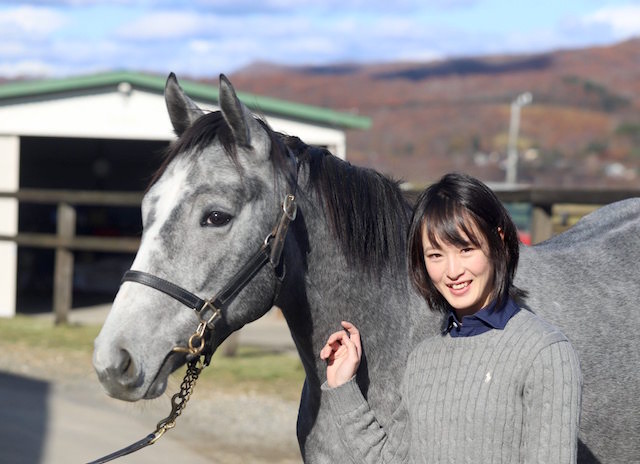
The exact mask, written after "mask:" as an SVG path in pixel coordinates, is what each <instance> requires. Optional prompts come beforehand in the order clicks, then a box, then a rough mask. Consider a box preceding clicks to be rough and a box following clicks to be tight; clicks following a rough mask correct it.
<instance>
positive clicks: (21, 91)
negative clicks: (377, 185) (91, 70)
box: [0, 71, 371, 129]
mask: <svg viewBox="0 0 640 464" xmlns="http://www.w3.org/2000/svg"><path fill="white" fill-rule="evenodd" d="M121 82H128V83H129V84H131V85H132V86H133V87H134V88H143V89H148V90H152V91H156V92H160V93H162V92H164V86H165V83H166V78H165V77H161V76H154V75H150V74H141V73H134V72H127V71H118V72H108V73H102V74H93V75H87V76H76V77H69V78H63V79H46V80H33V81H19V82H9V83H5V84H0V100H3V99H14V98H23V97H32V96H35V95H46V94H55V93H62V92H72V91H77V90H86V89H91V88H96V87H105V86H112V85H118V84H119V83H121ZM180 86H181V87H182V88H183V89H184V91H185V92H186V93H187V95H189V96H190V97H191V98H193V99H195V100H201V101H209V102H213V103H218V87H217V86H212V85H208V84H203V83H198V82H193V81H187V80H180ZM238 98H240V100H242V102H243V103H244V104H245V105H247V106H248V107H249V108H251V109H252V110H253V111H257V112H260V113H264V114H274V115H279V116H288V117H291V118H296V119H302V120H306V121H310V122H315V123H319V124H324V125H329V126H338V127H343V128H347V129H369V128H370V127H371V119H370V118H368V117H365V116H358V115H355V114H350V113H342V112H338V111H334V110H330V109H327V108H321V107H317V106H311V105H303V104H301V103H294V102H290V101H286V100H279V99H276V98H270V97H263V96H259V95H253V94H250V93H244V92H238Z"/></svg>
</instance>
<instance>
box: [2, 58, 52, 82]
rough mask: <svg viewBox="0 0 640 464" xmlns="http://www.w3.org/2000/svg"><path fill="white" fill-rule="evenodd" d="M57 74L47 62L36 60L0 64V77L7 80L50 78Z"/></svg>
mask: <svg viewBox="0 0 640 464" xmlns="http://www.w3.org/2000/svg"><path fill="white" fill-rule="evenodd" d="M54 74H57V73H56V71H55V69H54V68H53V67H51V66H50V65H49V64H48V63H47V62H44V61H37V60H22V61H15V62H11V63H9V62H6V61H2V62H1V63H0V75H1V76H4V77H8V78H17V77H22V76H39V77H45V76H51V75H54Z"/></svg>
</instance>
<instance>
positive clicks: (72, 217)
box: [53, 203, 76, 324]
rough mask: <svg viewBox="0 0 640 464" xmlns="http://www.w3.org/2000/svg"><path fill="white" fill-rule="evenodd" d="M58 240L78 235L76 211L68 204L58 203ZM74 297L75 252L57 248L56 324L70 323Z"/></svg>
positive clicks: (54, 302)
mask: <svg viewBox="0 0 640 464" xmlns="http://www.w3.org/2000/svg"><path fill="white" fill-rule="evenodd" d="M57 232H58V238H59V239H61V240H63V239H68V240H69V239H71V238H73V236H74V235H75V233H76V210H75V209H74V207H73V206H71V205H70V204H68V203H58V220H57ZM72 296H73V251H71V250H70V249H69V248H67V247H65V246H58V247H56V258H55V269H54V274H53V311H54V314H55V323H56V324H66V323H67V322H69V310H70V309H71V303H72V301H71V300H72Z"/></svg>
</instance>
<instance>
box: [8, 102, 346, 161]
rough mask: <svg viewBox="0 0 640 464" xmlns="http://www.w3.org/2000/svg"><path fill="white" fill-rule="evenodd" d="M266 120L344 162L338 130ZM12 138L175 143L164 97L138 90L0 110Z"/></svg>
mask: <svg viewBox="0 0 640 464" xmlns="http://www.w3.org/2000/svg"><path fill="white" fill-rule="evenodd" d="M198 104H199V105H200V106H201V108H203V109H206V110H217V109H218V108H217V107H215V106H212V105H208V104H204V103H202V102H198ZM257 114H258V115H259V116H260V114H259V112H257ZM266 119H267V122H268V123H269V125H270V126H271V127H272V128H273V129H274V130H276V131H278V132H282V133H284V134H288V135H296V136H298V137H300V139H301V140H302V141H304V142H305V143H308V144H310V145H323V146H326V147H327V148H328V149H329V150H330V151H331V152H332V153H333V154H334V155H336V156H339V157H340V158H343V159H344V157H345V152H346V138H345V134H344V131H343V130H342V129H332V128H327V127H321V126H317V125H313V124H310V123H306V122H301V121H295V120H292V119H287V118H283V117H275V116H270V117H268V118H266ZM14 134H18V135H21V136H45V137H85V138H106V139H137V140H172V139H173V138H174V134H173V128H172V127H171V122H170V121H169V116H168V114H167V109H166V106H165V102H164V97H163V96H162V95H159V94H154V93H150V92H144V91H139V90H132V91H131V92H129V93H122V92H115V91H114V92H108V93H102V94H93V95H77V96H66V97H65V98H58V99H43V100H36V99H34V100H32V101H26V102H19V103H15V104H11V105H6V106H0V135H14Z"/></svg>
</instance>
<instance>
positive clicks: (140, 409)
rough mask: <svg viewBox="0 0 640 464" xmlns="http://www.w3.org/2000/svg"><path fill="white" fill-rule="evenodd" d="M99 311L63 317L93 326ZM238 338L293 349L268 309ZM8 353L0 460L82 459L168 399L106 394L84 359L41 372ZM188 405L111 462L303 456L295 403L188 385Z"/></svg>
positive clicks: (121, 440) (129, 435)
mask: <svg viewBox="0 0 640 464" xmlns="http://www.w3.org/2000/svg"><path fill="white" fill-rule="evenodd" d="M107 310H108V308H107V307H96V308H90V309H86V310H73V311H72V313H71V321H70V322H73V323H98V324H99V323H101V322H102V321H104V317H106V313H107ZM38 317H51V316H49V315H47V316H38ZM239 343H240V344H249V345H258V346H267V347H271V348H274V349H282V350H293V343H292V342H291V338H290V335H289V332H288V329H287V327H286V324H285V323H284V320H283V319H282V317H281V315H279V313H277V312H275V311H272V312H270V313H269V314H267V315H266V316H265V317H264V318H262V319H261V320H259V321H256V322H254V323H253V324H250V325H249V326H247V327H245V328H243V329H242V330H241V331H240V334H239ZM11 357H15V356H10V357H9V358H11ZM7 358H8V357H7V356H6V355H5V356H4V357H3V356H2V353H0V463H7V464H39V463H43V464H67V463H83V462H88V461H91V460H93V459H96V458H98V457H100V456H103V455H105V454H108V453H111V452H113V451H115V450H116V449H119V448H121V447H124V446H126V445H129V444H130V443H132V442H134V441H136V440H138V439H141V438H143V437H145V436H146V435H147V434H149V433H150V432H151V431H153V429H154V428H155V424H156V422H157V421H158V420H160V419H161V418H163V417H165V416H166V415H167V413H168V400H167V399H168V396H167V395H164V396H163V397H161V398H159V399H157V400H154V401H145V402H141V403H134V404H131V403H125V402H122V401H118V400H114V399H111V398H109V397H108V396H107V395H105V394H104V392H103V391H102V389H101V387H100V386H99V384H98V382H97V381H96V379H95V375H94V374H93V372H91V367H90V365H88V366H83V367H81V370H80V373H78V372H75V373H73V374H72V375H71V374H70V375H69V376H68V377H67V378H65V377H62V378H60V377H49V378H47V376H46V375H44V376H43V375H42V372H45V371H47V369H43V368H42V367H43V366H35V367H34V366H31V367H30V366H28V365H24V364H23V365H21V367H17V366H18V365H19V364H17V363H15V359H7ZM50 370H51V371H57V370H56V369H55V368H54V369H50ZM38 373H39V374H40V375H34V374H38ZM189 406H190V407H189V408H187V410H186V411H185V414H184V415H182V416H181V417H180V419H179V422H178V426H177V427H176V428H175V429H173V430H171V431H169V432H168V433H167V434H165V436H164V437H162V439H161V440H160V441H158V442H157V443H156V444H155V445H152V446H150V447H147V448H145V449H144V450H141V451H139V452H138V453H136V454H133V455H130V456H128V457H125V458H122V459H120V460H119V461H116V462H119V463H123V464H126V463H140V464H147V463H149V464H150V463H164V462H167V463H187V462H188V463H189V464H200V463H205V462H206V463H214V464H215V463H220V464H222V463H224V464H244V463H252V464H266V463H280V464H299V463H300V462H301V459H300V456H299V452H298V450H297V442H296V440H295V421H296V415H297V403H295V402H287V401H283V400H278V399H275V398H272V397H264V396H260V395H257V394H253V395H250V394H246V395H230V394H207V393H206V392H198V391H196V392H195V394H194V398H193V400H192V404H190V405H189ZM194 406H195V407H194Z"/></svg>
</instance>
